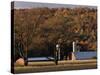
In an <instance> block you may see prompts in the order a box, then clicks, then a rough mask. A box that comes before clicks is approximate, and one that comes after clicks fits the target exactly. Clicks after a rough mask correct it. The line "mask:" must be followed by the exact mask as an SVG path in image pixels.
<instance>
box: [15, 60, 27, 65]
mask: <svg viewBox="0 0 100 75" xmlns="http://www.w3.org/2000/svg"><path fill="white" fill-rule="evenodd" d="M15 64H16V65H18V66H24V64H25V61H24V59H23V58H19V59H18V60H16V63H15Z"/></svg>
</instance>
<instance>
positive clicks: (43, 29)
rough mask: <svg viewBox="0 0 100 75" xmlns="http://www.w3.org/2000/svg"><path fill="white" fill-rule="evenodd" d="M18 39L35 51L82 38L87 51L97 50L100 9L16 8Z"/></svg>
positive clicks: (16, 37) (16, 32)
mask: <svg viewBox="0 0 100 75" xmlns="http://www.w3.org/2000/svg"><path fill="white" fill-rule="evenodd" d="M14 26H15V40H17V41H20V42H21V43H22V44H23V45H24V47H25V46H26V44H27V47H28V48H25V49H28V50H29V49H33V50H46V49H48V46H47V45H48V44H50V45H53V44H55V43H57V41H58V39H61V41H62V43H64V44H66V45H68V44H70V43H72V41H75V40H78V43H79V44H83V45H84V46H85V47H86V48H87V50H96V44H97V9H94V8H93V9H90V8H73V9H71V8H46V7H44V8H32V9H14Z"/></svg>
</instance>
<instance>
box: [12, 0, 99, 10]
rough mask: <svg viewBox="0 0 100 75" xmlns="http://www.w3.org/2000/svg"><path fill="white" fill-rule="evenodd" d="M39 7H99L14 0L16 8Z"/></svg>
mask: <svg viewBox="0 0 100 75" xmlns="http://www.w3.org/2000/svg"><path fill="white" fill-rule="evenodd" d="M37 7H48V8H75V7H88V8H95V9H96V8H97V7H96V6H83V5H69V4H53V3H37V2H24V1H14V8H15V9H25V8H37Z"/></svg>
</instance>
